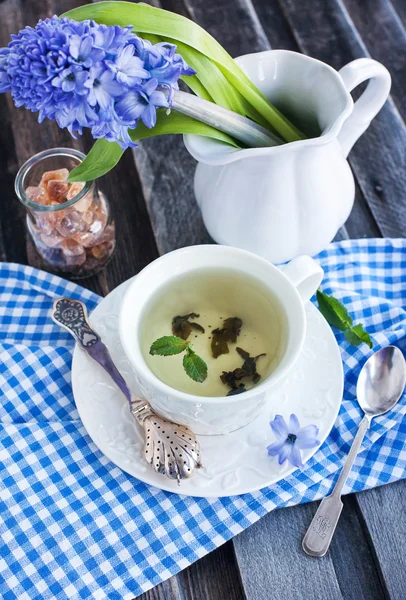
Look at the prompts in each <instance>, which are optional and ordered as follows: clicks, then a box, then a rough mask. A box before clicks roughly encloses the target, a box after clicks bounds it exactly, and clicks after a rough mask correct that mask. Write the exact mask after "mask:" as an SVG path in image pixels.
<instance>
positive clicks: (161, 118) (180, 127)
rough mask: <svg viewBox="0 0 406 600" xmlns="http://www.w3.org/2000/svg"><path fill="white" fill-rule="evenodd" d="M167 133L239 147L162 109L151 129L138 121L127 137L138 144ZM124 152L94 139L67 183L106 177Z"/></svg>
mask: <svg viewBox="0 0 406 600" xmlns="http://www.w3.org/2000/svg"><path fill="white" fill-rule="evenodd" d="M168 133H180V134H183V133H194V134H196V135H203V136H205V137H211V138H213V139H215V140H219V141H221V142H225V143H226V144H229V145H230V146H233V147H234V148H239V146H238V144H237V142H236V141H235V140H234V139H233V138H232V137H230V136H229V135H227V134H226V133H222V132H221V131H218V130H217V129H214V127H210V125H205V124H204V123H201V122H200V121H196V120H195V119H192V117H188V116H186V115H182V114H180V113H177V112H174V111H172V112H171V113H170V114H169V115H167V114H166V110H165V109H164V108H163V109H159V110H158V111H157V122H156V125H155V127H154V128H153V129H148V127H145V125H144V124H143V123H141V122H140V123H138V125H137V128H136V129H132V130H130V137H131V139H132V140H133V141H134V142H137V141H139V140H143V139H146V138H150V137H154V136H157V135H164V134H168ZM123 152H124V151H123V150H122V149H121V148H120V146H119V145H118V144H117V143H116V142H108V141H107V140H105V139H99V140H97V141H96V142H95V143H94V145H93V147H92V149H91V150H90V152H89V153H88V155H87V156H86V158H85V159H84V161H83V162H81V163H80V165H78V166H77V167H76V168H75V169H73V170H72V171H71V172H70V174H69V181H71V182H73V181H93V180H94V179H97V178H98V177H101V176H102V175H105V174H106V173H108V172H109V171H111V169H113V168H114V167H115V166H116V164H117V163H118V161H119V160H120V158H121V157H122V155H123Z"/></svg>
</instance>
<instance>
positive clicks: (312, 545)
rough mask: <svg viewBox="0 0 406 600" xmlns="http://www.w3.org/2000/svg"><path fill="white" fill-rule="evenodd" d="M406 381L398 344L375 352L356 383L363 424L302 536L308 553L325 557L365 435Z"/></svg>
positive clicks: (395, 397) (398, 394) (388, 406)
mask: <svg viewBox="0 0 406 600" xmlns="http://www.w3.org/2000/svg"><path fill="white" fill-rule="evenodd" d="M405 383H406V363H405V359H404V358H403V354H402V353H401V351H400V350H399V349H398V348H396V347H395V346H388V347H387V348H382V349H381V350H378V351H377V352H375V354H373V355H372V356H371V357H370V358H369V359H368V360H367V362H366V363H365V365H364V366H363V368H362V369H361V373H360V375H359V378H358V382H357V399H358V403H359V405H360V406H361V408H362V410H363V411H364V413H365V416H364V418H363V419H362V421H361V423H360V426H359V429H358V432H357V435H356V436H355V438H354V441H353V443H352V446H351V450H350V453H349V455H348V457H347V460H346V462H345V464H344V467H343V470H342V471H341V474H340V477H339V478H338V481H337V483H336V485H335V488H334V490H333V491H332V493H331V494H330V496H327V497H326V498H324V499H323V500H322V501H321V503H320V506H319V508H318V509H317V512H316V514H315V515H314V518H313V521H312V522H311V524H310V527H309V529H308V530H307V532H306V535H305V536H304V538H303V543H302V547H303V550H304V551H305V552H306V554H309V555H310V556H316V557H319V556H324V555H325V554H326V552H327V550H328V549H329V546H330V542H331V540H332V539H333V535H334V531H335V528H336V526H337V523H338V519H339V518H340V514H341V510H342V508H343V503H342V501H341V492H342V489H343V487H344V484H345V482H346V480H347V477H348V475H349V473H350V471H351V468H352V465H353V463H354V460H355V457H356V456H357V453H358V450H359V448H360V446H361V442H362V440H363V439H364V435H365V433H366V432H367V430H368V429H369V426H370V424H371V421H372V419H373V418H374V417H377V416H378V415H383V414H384V413H386V412H388V410H390V409H391V408H393V407H394V406H395V404H396V403H397V401H398V400H399V398H400V397H401V395H402V393H403V390H404V388H405Z"/></svg>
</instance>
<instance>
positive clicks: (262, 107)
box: [64, 2, 303, 142]
mask: <svg viewBox="0 0 406 600" xmlns="http://www.w3.org/2000/svg"><path fill="white" fill-rule="evenodd" d="M64 16H67V17H70V18H71V19H76V20H78V21H82V20H84V19H94V20H95V21H97V22H98V23H104V24H106V25H120V26H121V27H125V26H128V25H130V24H131V25H133V27H134V29H135V30H136V31H137V32H139V33H140V35H141V37H142V35H143V34H145V33H148V34H154V35H158V36H160V37H163V38H164V39H165V40H171V39H174V40H176V42H182V43H183V44H186V45H188V46H190V47H191V48H194V49H195V50H197V51H199V52H200V53H201V54H203V55H204V56H206V57H207V58H209V59H210V60H212V61H213V62H214V63H216V65H217V67H218V68H219V69H220V71H221V72H222V73H223V74H224V76H225V78H226V79H227V81H228V82H229V83H230V84H231V85H232V86H233V87H234V88H235V89H236V90H238V92H240V93H241V95H242V96H243V98H245V99H246V100H247V101H248V102H249V103H250V104H251V105H252V106H253V108H254V109H255V110H257V111H258V112H259V113H260V114H261V115H262V116H263V117H265V119H266V120H267V122H269V123H270V124H271V125H272V127H274V129H275V130H276V131H277V132H278V133H279V134H280V135H281V136H282V138H283V139H285V140H286V141H288V142H292V141H296V140H299V139H303V134H302V133H301V132H300V131H299V130H298V129H297V128H296V127H295V126H294V125H293V124H292V123H290V121H288V119H286V118H285V117H284V116H283V115H282V114H281V113H280V112H279V110H278V109H277V108H276V107H274V106H272V104H271V103H270V102H269V101H268V100H267V99H266V98H265V96H264V95H263V94H262V93H261V92H260V91H259V90H258V88H257V87H256V86H255V85H254V84H253V83H252V81H251V80H250V79H249V77H248V76H247V75H246V74H245V73H244V72H243V70H242V69H241V68H240V67H239V66H238V65H237V63H236V62H235V61H234V60H233V59H232V58H231V56H230V55H229V54H228V53H227V52H226V50H224V48H223V47H222V46H221V45H220V44H219V43H218V42H217V41H216V40H215V39H214V38H213V37H212V36H211V35H210V34H209V33H207V32H206V31H205V30H204V29H203V28H202V27H200V26H199V25H197V23H194V22H193V21H191V20H189V19H187V18H185V17H183V16H181V15H177V14H175V13H172V12H170V11H166V10H162V9H160V8H155V7H153V6H149V5H146V4H136V3H131V2H97V3H96V4H92V5H85V6H80V7H78V8H74V9H73V10H70V11H68V12H67V13H65V14H64ZM190 66H191V67H193V66H194V65H193V64H191V65H190Z"/></svg>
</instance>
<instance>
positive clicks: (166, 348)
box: [149, 335, 189, 356]
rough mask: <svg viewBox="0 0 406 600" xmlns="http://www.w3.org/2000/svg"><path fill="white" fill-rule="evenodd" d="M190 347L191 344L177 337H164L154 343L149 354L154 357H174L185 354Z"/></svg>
mask: <svg viewBox="0 0 406 600" xmlns="http://www.w3.org/2000/svg"><path fill="white" fill-rule="evenodd" d="M188 346H189V342H186V341H185V340H182V339H181V338H179V337H176V336H175V335H164V336H163V337H161V338H159V339H157V340H155V342H153V344H152V345H151V348H150V349H149V353H150V354H152V355H156V354H158V355H159V356H172V355H173V354H180V353H181V352H184V351H185V350H186V348H187V347H188Z"/></svg>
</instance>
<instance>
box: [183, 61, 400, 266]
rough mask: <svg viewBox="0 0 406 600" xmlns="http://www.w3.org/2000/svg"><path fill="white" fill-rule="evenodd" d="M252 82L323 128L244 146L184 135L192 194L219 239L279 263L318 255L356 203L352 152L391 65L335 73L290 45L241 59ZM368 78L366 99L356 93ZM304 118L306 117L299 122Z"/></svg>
mask: <svg viewBox="0 0 406 600" xmlns="http://www.w3.org/2000/svg"><path fill="white" fill-rule="evenodd" d="M237 62H238V64H239V65H240V66H241V67H242V68H243V70H244V71H245V72H246V73H247V75H248V76H249V77H250V79H251V80H252V81H253V82H254V83H255V85H256V86H257V87H258V88H259V89H260V90H261V91H262V92H263V93H264V94H265V96H266V97H267V98H269V100H270V101H271V102H272V103H273V104H274V105H275V106H277V107H278V108H279V109H280V110H282V111H283V112H284V114H286V116H289V115H292V116H293V115H295V117H296V122H297V124H299V125H300V123H298V119H297V118H298V117H299V121H300V122H301V123H302V124H305V123H307V125H306V127H309V124H310V127H314V128H316V130H318V131H319V132H321V133H320V135H317V136H316V137H311V138H309V139H306V140H303V141H299V142H293V143H290V144H284V145H282V146H277V147H273V148H254V149H244V150H238V149H235V148H231V147H230V146H228V145H227V144H223V143H222V142H218V141H215V140H212V139H209V138H204V137H201V136H196V135H185V136H184V141H185V145H186V147H187V149H188V150H189V152H190V153H191V154H192V156H193V157H194V158H195V159H196V160H197V161H199V164H198V166H197V169H196V174H195V194H196V199H197V202H198V204H199V206H200V208H201V211H202V214H203V219H204V222H205V225H206V227H207V229H208V231H209V233H210V235H211V236H212V237H213V239H214V240H215V241H216V242H218V243H219V244H225V245H230V246H236V247H238V248H243V249H246V250H250V251H251V252H255V253H256V254H259V255H260V256H263V257H264V258H267V259H268V260H270V261H271V262H274V263H281V262H285V261H288V260H291V259H292V258H294V257H295V256H299V255H301V254H309V255H314V254H316V253H317V252H319V251H320V250H322V249H323V248H325V247H326V246H327V244H328V243H329V242H330V241H331V240H332V239H333V238H334V236H335V235H336V233H337V231H338V229H339V228H340V227H341V226H342V225H343V224H344V223H345V221H346V220H347V217H348V216H349V214H350V212H351V209H352V205H353V202H354V189H355V188H354V179H353V176H352V173H351V169H350V167H349V165H348V163H347V160H346V157H347V155H348V153H349V151H350V150H351V148H352V146H353V145H354V143H355V142H356V141H357V139H358V138H359V137H360V136H361V135H362V133H363V132H364V131H365V130H366V129H367V127H368V125H369V124H370V122H371V120H372V119H373V118H374V117H375V115H376V114H377V113H378V111H379V110H380V109H381V107H382V106H383V104H384V102H385V100H386V99H387V97H388V95H389V91H390V85H391V78H390V75H389V72H388V70H387V69H386V68H385V67H384V66H383V65H382V64H380V63H378V62H377V61H375V60H372V59H368V58H360V59H358V60H354V61H352V62H351V63H349V64H348V65H346V66H345V67H343V68H342V69H341V70H340V71H339V72H337V71H335V70H334V69H333V68H332V67H330V66H328V65H327V64H325V63H323V62H321V61H318V60H316V59H314V58H310V57H308V56H305V55H303V54H299V53H296V52H290V51H288V50H270V51H266V52H260V53H257V54H248V55H246V56H243V57H240V58H238V59H237ZM368 79H369V80H370V81H369V83H368V86H367V88H366V90H365V91H364V92H363V94H362V95H361V96H360V98H359V99H358V100H357V101H356V102H355V104H354V102H353V100H352V98H351V95H350V92H351V91H352V90H353V89H354V88H355V87H356V86H357V85H359V84H360V83H362V82H363V81H366V80H368ZM304 127H305V125H303V128H304Z"/></svg>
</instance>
